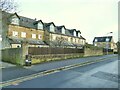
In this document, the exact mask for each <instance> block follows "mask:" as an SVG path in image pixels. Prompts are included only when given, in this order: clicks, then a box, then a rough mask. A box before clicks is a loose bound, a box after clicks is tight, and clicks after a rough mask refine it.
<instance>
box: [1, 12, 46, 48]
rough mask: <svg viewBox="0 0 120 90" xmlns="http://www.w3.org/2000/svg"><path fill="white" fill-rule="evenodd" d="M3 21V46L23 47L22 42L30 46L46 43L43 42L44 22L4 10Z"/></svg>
mask: <svg viewBox="0 0 120 90" xmlns="http://www.w3.org/2000/svg"><path fill="white" fill-rule="evenodd" d="M2 18H3V21H2V24H3V25H2V38H3V40H2V48H16V47H21V43H22V42H27V43H29V46H33V47H38V46H40V45H45V43H44V42H43V36H44V30H43V22H42V21H41V20H39V21H36V20H34V19H30V18H26V17H23V16H18V15H17V13H14V14H10V13H6V12H3V16H2Z"/></svg>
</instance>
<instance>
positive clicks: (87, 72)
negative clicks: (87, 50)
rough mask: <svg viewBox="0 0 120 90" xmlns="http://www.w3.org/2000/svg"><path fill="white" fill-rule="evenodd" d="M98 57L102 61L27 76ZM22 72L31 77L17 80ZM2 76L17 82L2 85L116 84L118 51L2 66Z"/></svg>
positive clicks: (64, 85)
mask: <svg viewBox="0 0 120 90" xmlns="http://www.w3.org/2000/svg"><path fill="white" fill-rule="evenodd" d="M99 59H100V60H103V61H100V62H95V63H91V64H88V65H87V64H86V65H83V66H82V65H81V66H79V67H74V68H70V69H69V68H67V69H63V70H60V71H56V72H53V73H48V74H45V75H42V76H40V75H36V76H35V75H34V76H29V75H32V74H36V73H40V72H44V71H46V70H51V69H55V68H60V67H63V66H68V65H73V64H78V63H83V62H86V61H93V60H99ZM24 76H28V77H30V78H31V79H30V78H29V80H27V79H26V80H23V81H22V79H24V78H22V79H21V81H20V80H19V81H18V80H17V78H20V77H24ZM28 77H27V78H28ZM2 79H3V82H6V81H10V80H13V81H16V83H13V81H12V82H11V81H10V82H9V84H8V85H7V84H6V85H5V84H4V85H3V87H4V88H118V57H117V55H105V56H95V57H86V58H77V59H74V60H72V59H71V60H66V61H64V60H63V61H54V62H48V63H43V64H38V65H33V66H31V67H24V68H22V67H15V66H12V67H9V68H4V69H3V71H2Z"/></svg>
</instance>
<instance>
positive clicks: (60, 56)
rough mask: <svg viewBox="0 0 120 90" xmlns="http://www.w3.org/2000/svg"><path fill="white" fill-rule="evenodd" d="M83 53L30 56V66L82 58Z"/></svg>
mask: <svg viewBox="0 0 120 90" xmlns="http://www.w3.org/2000/svg"><path fill="white" fill-rule="evenodd" d="M83 55H84V54H83V53H75V54H48V55H32V64H38V63H43V62H48V61H56V60H65V59H72V58H80V57H83Z"/></svg>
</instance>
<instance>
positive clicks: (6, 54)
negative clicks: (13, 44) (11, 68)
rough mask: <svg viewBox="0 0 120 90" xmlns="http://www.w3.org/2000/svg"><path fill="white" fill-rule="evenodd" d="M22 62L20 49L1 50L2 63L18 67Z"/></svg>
mask: <svg viewBox="0 0 120 90" xmlns="http://www.w3.org/2000/svg"><path fill="white" fill-rule="evenodd" d="M22 60H23V59H22V49H21V48H9V49H3V50H2V61H5V62H10V63H13V64H18V65H20V64H21V63H22Z"/></svg>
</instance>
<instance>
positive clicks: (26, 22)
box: [19, 16, 37, 29]
mask: <svg viewBox="0 0 120 90" xmlns="http://www.w3.org/2000/svg"><path fill="white" fill-rule="evenodd" d="M35 22H36V20H35V19H30V18H27V17H23V16H20V21H19V25H20V26H23V27H27V28H33V29H37V25H35Z"/></svg>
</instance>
